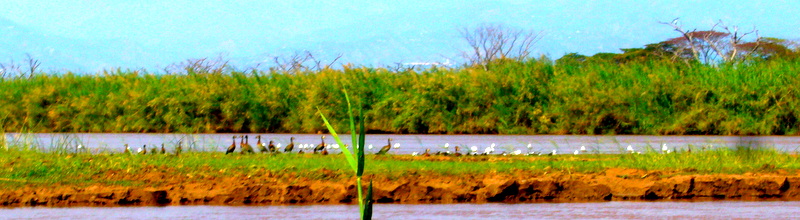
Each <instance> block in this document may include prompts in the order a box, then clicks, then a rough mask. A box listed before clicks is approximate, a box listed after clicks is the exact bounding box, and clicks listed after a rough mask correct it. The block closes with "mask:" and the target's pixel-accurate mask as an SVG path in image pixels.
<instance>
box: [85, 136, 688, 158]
mask: <svg viewBox="0 0 800 220" xmlns="http://www.w3.org/2000/svg"><path fill="white" fill-rule="evenodd" d="M237 139H239V141H238V145H237ZM256 140H257V142H256V146H255V148H253V146H251V145H250V140H249V135H234V136H233V137H232V141H231V145H230V146H228V148H227V149H226V151H225V154H232V153H236V151H237V149H239V151H238V152H239V153H240V154H253V153H257V152H258V153H272V154H276V153H293V152H295V149H297V151H296V153H298V154H303V153H306V152H308V153H313V154H322V155H328V154H330V152H331V151H334V150H339V149H340V148H341V147H346V148H348V149H349V147H348V146H347V145H344V146H339V145H338V144H326V143H325V136H321V137H320V143H319V144H317V145H316V146H314V145H313V144H295V143H294V140H295V138H294V137H291V138H290V139H289V144H287V145H286V146H285V147H283V146H282V144H281V143H277V144H276V143H275V142H274V141H273V140H270V141H269V142H266V143H265V142H262V138H261V135H258V136H256ZM495 147H497V145H496V144H495V143H492V144H491V145H490V146H488V147H486V148H484V149H483V151H480V150H479V148H478V146H471V147H470V148H469V149H467V150H466V151H464V152H462V151H461V150H462V149H461V146H455V147H454V151H453V152H451V151H450V150H449V149H450V144H449V143H445V144H444V146H442V148H443V150H441V151H437V152H435V153H432V152H431V149H430V148H428V149H425V151H424V152H422V153H420V152H412V153H411V156H431V155H444V156H462V155H466V156H472V155H492V154H495V152H496V150H495ZM79 148H80V147H79ZM373 148H374V147H373V145H372V144H370V145H369V146H367V149H368V150H370V151H372V150H373ZM393 148H394V149H397V148H400V144H399V143H394V145H393V144H392V139H391V138H389V139H388V141H387V145H385V146H383V147H381V148H380V150H378V152H375V154H378V155H383V154H387V153H389V150H391V149H393ZM527 149H528V151H527V152H522V150H520V149H513V150H511V151H510V152H508V151H503V152H500V153H498V154H499V155H504V156H505V155H525V156H541V155H557V154H558V150H556V149H553V150H551V151H549V152H544V151H534V150H533V145H532V144H528V146H527ZM181 151H182V142H180V141H179V142H178V145H177V146H176V147H175V151H174V154H175V155H180V153H181ZM373 152H374V151H373ZM586 152H587V149H586V146H581V147H580V149H577V150H575V151H574V152H573V154H574V155H578V154H581V153H586ZM626 152H627V153H632V154H633V153H636V154H641V153H642V152H640V151H635V150H634V148H633V146H631V145H628V147H627V148H626ZM671 152H673V151H672V150H670V149H669V148H668V147H667V145H666V144H662V146H661V153H671ZM124 153H128V154H133V151H132V150H131V149H130V147H129V146H128V144H125V151H124ZM136 153H137V154H166V153H167V152H166V149H165V147H164V144H163V143H162V144H161V148H160V149H158V148H156V147H152V148H151V149H150V150H149V151H148V149H147V145H144V146H142V147H141V148H139V149H137V151H136ZM339 153H341V151H339Z"/></svg>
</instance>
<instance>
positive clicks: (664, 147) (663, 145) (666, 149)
mask: <svg viewBox="0 0 800 220" xmlns="http://www.w3.org/2000/svg"><path fill="white" fill-rule="evenodd" d="M661 152H662V153H669V148H668V147H667V144H661Z"/></svg>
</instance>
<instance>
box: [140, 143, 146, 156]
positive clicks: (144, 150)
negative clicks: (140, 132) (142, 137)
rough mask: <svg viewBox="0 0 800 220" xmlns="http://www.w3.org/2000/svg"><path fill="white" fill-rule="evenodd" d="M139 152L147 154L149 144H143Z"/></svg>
mask: <svg viewBox="0 0 800 220" xmlns="http://www.w3.org/2000/svg"><path fill="white" fill-rule="evenodd" d="M139 154H141V155H145V154H147V145H146V144H145V145H142V148H139Z"/></svg>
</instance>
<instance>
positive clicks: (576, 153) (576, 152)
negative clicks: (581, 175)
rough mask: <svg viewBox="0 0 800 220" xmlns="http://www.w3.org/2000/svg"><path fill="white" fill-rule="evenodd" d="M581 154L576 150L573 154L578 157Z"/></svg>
mask: <svg viewBox="0 0 800 220" xmlns="http://www.w3.org/2000/svg"><path fill="white" fill-rule="evenodd" d="M579 153H581V152H580V151H579V150H575V152H574V153H572V154H575V155H578V154H579Z"/></svg>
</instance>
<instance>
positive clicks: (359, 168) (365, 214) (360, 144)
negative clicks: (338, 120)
mask: <svg viewBox="0 0 800 220" xmlns="http://www.w3.org/2000/svg"><path fill="white" fill-rule="evenodd" d="M344 98H345V100H346V101H347V114H348V116H349V117H350V134H351V137H352V142H351V143H353V144H354V145H355V146H356V153H355V155H354V154H353V153H352V152H351V151H350V149H347V147H346V145H344V143H342V139H341V138H339V135H337V134H336V130H335V129H333V126H332V125H331V124H330V123H329V122H328V119H327V118H325V115H324V114H322V112H321V111H319V109H318V111H319V115H320V117H322V121H324V122H325V126H326V127H327V128H328V131H330V133H331V136H333V139H335V140H336V143H337V144H339V146H344V147H342V148H341V149H342V152H343V154H344V156H345V159H346V160H347V163H348V164H350V167H351V168H352V169H353V171H354V172H355V174H356V185H357V187H356V189H357V190H358V211H359V213H360V214H361V215H360V216H361V219H372V180H370V182H369V188H368V189H367V197H366V198H364V196H363V192H362V191H363V190H362V185H361V176H363V175H364V162H365V157H364V140H365V139H366V130H365V129H364V121H365V120H364V112H363V111H362V110H361V108H359V111H358V112H359V130H358V139H356V129H355V127H356V125H355V121H356V120H355V119H354V118H353V107H352V105H350V97H349V96H348V95H347V90H344Z"/></svg>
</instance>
